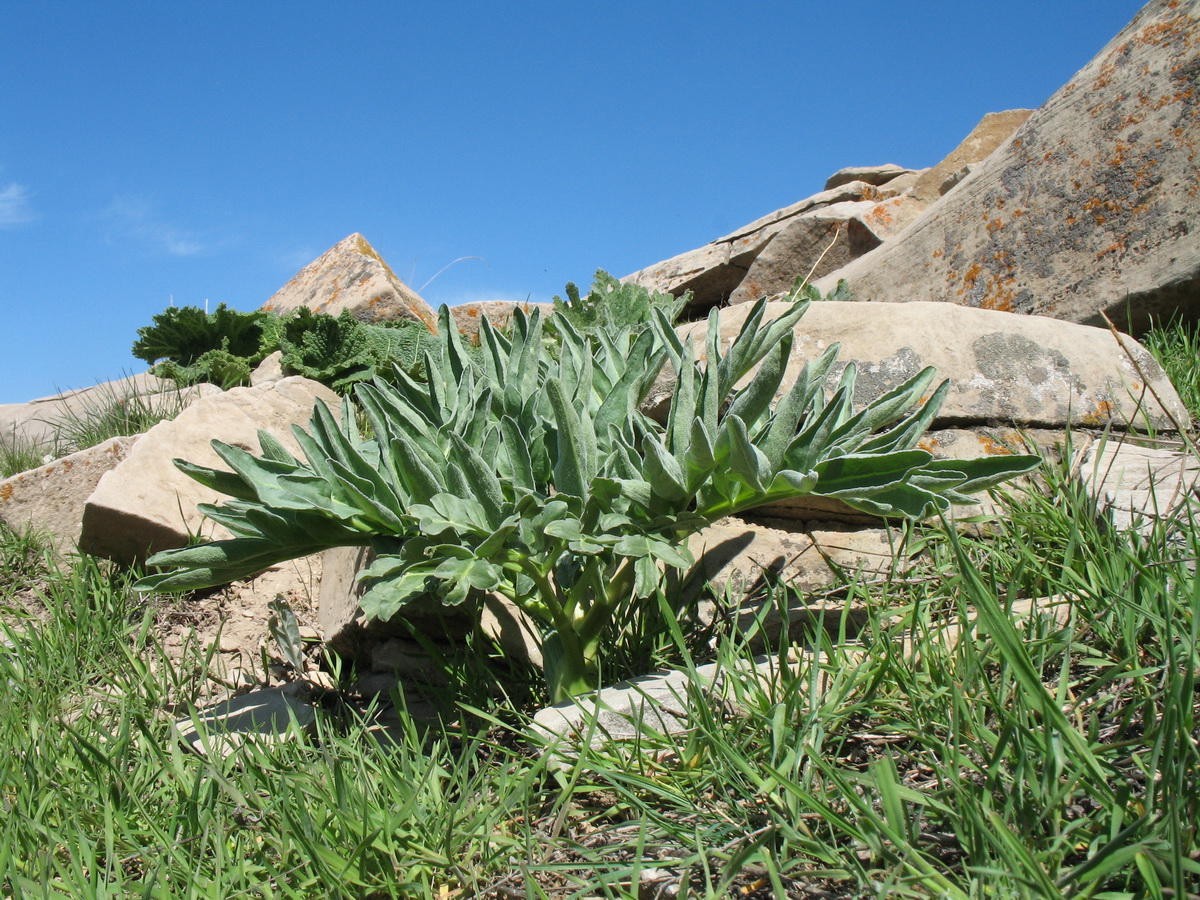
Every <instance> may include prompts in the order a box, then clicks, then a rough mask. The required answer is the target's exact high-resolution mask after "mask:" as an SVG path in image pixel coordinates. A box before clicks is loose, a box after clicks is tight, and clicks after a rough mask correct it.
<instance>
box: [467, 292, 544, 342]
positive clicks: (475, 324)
mask: <svg viewBox="0 0 1200 900" xmlns="http://www.w3.org/2000/svg"><path fill="white" fill-rule="evenodd" d="M517 309H520V310H521V311H522V312H523V313H525V315H527V316H531V315H533V311H534V310H535V309H540V310H541V311H542V317H543V318H544V317H546V316H548V315H550V314H551V313H552V312H553V311H554V304H553V303H513V302H510V301H508V300H485V301H484V302H482V303H464V304H462V305H461V306H452V307H450V315H452V316H453V317H454V324H456V325H457V326H458V330H459V332H460V333H461V334H462V335H463V336H464V337H466V338H469V339H470V340H471V341H472V343H476V344H478V343H479V323H480V321H482V320H483V319H487V320H488V323H489V324H490V325H491V326H492V327H493V328H498V329H506V328H508V326H509V325H511V324H512V320H513V314H514V313H515V312H516V310H517Z"/></svg>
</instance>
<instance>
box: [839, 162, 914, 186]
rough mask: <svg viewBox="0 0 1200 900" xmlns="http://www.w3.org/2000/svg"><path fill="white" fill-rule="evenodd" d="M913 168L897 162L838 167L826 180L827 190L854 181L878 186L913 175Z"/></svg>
mask: <svg viewBox="0 0 1200 900" xmlns="http://www.w3.org/2000/svg"><path fill="white" fill-rule="evenodd" d="M913 171H914V170H913V169H905V168H904V167H903V166H898V165H896V164H895V163H885V164H884V165H882V166H847V167H846V168H844V169H838V170H837V171H836V172H834V173H833V174H832V175H830V176H829V178H828V179H826V181H825V190H827V191H829V190H833V189H834V188H837V187H841V186H842V185H844V184H849V183H850V182H852V181H865V182H866V183H867V184H873V185H875V186H876V187H878V186H879V185H882V184H887V183H889V182H891V181H893V180H894V179H896V178H898V177H900V176H901V175H911V174H912V173H913Z"/></svg>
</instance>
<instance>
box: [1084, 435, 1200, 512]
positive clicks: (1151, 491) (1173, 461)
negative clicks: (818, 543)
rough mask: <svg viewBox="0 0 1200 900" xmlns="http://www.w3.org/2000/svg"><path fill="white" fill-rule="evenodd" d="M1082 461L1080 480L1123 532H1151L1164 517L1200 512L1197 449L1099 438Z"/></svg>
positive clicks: (1199, 462) (1199, 469)
mask: <svg viewBox="0 0 1200 900" xmlns="http://www.w3.org/2000/svg"><path fill="white" fill-rule="evenodd" d="M1077 463H1078V472H1079V478H1080V480H1081V481H1082V482H1083V484H1084V485H1085V486H1086V487H1087V489H1088V491H1089V492H1090V493H1091V494H1092V496H1094V497H1095V498H1096V499H1097V500H1098V501H1099V506H1100V510H1101V511H1102V512H1104V513H1107V514H1108V515H1111V517H1112V524H1113V527H1115V528H1117V529H1118V530H1127V529H1130V528H1136V529H1137V530H1139V531H1141V532H1142V533H1143V534H1148V533H1149V532H1150V530H1151V529H1152V528H1153V526H1154V523H1155V522H1156V521H1158V520H1160V519H1168V518H1170V517H1173V516H1181V517H1183V519H1184V521H1186V517H1187V515H1188V514H1189V511H1190V514H1191V515H1192V516H1197V515H1200V459H1198V458H1197V457H1196V455H1195V454H1194V453H1189V452H1187V451H1184V450H1167V449H1164V448H1160V447H1139V446H1137V445H1135V444H1130V443H1124V442H1121V441H1117V440H1109V441H1095V442H1093V443H1092V444H1090V445H1089V446H1088V447H1086V448H1084V449H1083V450H1082V451H1081V452H1080V453H1079V454H1078V458H1077Z"/></svg>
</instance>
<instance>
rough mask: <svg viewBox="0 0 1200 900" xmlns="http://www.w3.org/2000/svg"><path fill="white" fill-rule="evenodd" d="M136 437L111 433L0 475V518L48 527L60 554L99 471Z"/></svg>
mask: <svg viewBox="0 0 1200 900" xmlns="http://www.w3.org/2000/svg"><path fill="white" fill-rule="evenodd" d="M136 441H137V438H136V437H116V438H111V439H109V440H107V441H105V442H104V443H102V444H97V445H96V446H95V447H89V448H88V449H87V450H80V451H79V452H78V453H72V454H71V455H70V456H64V457H63V458H61V459H56V460H54V461H53V462H51V463H48V464H47V465H44V466H42V467H40V468H37V469H33V470H32V471H29V472H22V473H21V474H19V475H14V476H12V477H11V478H7V479H5V480H4V481H0V521H3V522H4V523H5V524H6V525H8V526H9V527H11V528H23V527H26V526H33V527H34V528H36V529H38V530H39V531H42V532H45V533H48V534H49V535H50V536H51V537H52V538H53V542H54V547H55V549H56V550H57V551H58V552H59V553H60V554H67V553H70V552H72V551H74V550H75V549H76V546H77V545H78V543H79V533H80V527H81V523H82V521H83V507H84V504H85V503H86V502H87V499H88V497H90V496H91V494H92V491H94V490H95V489H96V485H97V484H98V483H99V482H100V477H101V476H102V475H103V474H104V473H105V472H107V471H109V470H110V469H112V468H114V467H115V466H117V465H118V464H119V463H120V462H121V461H122V460H123V459H125V457H126V456H128V455H129V450H130V448H131V447H133V445H134V443H136Z"/></svg>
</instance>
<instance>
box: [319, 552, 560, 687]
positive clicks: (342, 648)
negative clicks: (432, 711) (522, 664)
mask: <svg viewBox="0 0 1200 900" xmlns="http://www.w3.org/2000/svg"><path fill="white" fill-rule="evenodd" d="M373 560H374V555H373V554H372V553H371V551H370V550H369V549H368V548H366V547H338V548H335V549H333V550H327V551H325V553H324V554H323V555H322V567H323V571H324V576H323V577H322V579H321V589H320V595H319V601H318V623H319V626H320V630H321V634H322V635H323V636H324V639H325V642H326V644H327V645H328V646H329V647H330V648H331V649H333V650H334V651H336V652H337V653H338V654H340V655H342V656H344V657H346V658H348V659H359V658H366V657H369V658H370V659H371V660H372V664H373V665H376V654H377V653H378V652H386V653H387V654H389V657H388V659H389V662H387V663H380V664H378V665H379V666H381V667H382V670H389V669H390V670H397V671H402V672H405V673H410V674H411V673H414V672H426V673H427V672H428V669H429V661H428V658H427V657H428V654H427V653H425V652H424V651H423V650H422V649H421V647H420V645H419V644H418V643H416V642H415V641H413V640H412V635H413V633H414V631H415V632H417V633H420V634H423V635H426V636H427V637H430V638H432V639H434V640H438V641H455V640H458V639H461V638H462V637H463V636H464V635H466V634H467V632H469V631H471V630H472V629H473V628H476V627H479V628H480V629H481V630H482V631H483V633H484V634H485V635H487V636H488V637H490V638H492V639H494V640H495V641H496V642H497V643H498V644H499V645H500V646H501V647H502V648H504V650H505V652H507V653H508V654H510V656H512V657H513V658H514V659H520V660H524V661H527V662H532V663H533V664H535V665H541V660H542V654H541V637H540V633H539V631H538V628H537V625H536V623H534V622H533V621H532V620H531V619H530V618H529V617H528V616H527V615H526V614H525V613H523V612H522V611H521V610H520V609H518V608H517V607H516V606H514V605H513V604H512V603H511V602H510V601H508V600H506V599H504V598H502V597H498V596H489V597H487V598H485V599H484V600H483V604H482V608H481V609H477V608H476V607H474V606H471V605H469V604H466V605H464V606H462V607H447V606H443V605H442V604H441V603H440V602H439V601H438V600H436V599H435V598H432V597H431V598H429V599H428V600H427V601H424V602H417V603H413V604H411V605H410V606H409V607H406V608H405V610H404V611H403V615H397V616H395V617H394V618H392V619H390V620H387V621H382V620H379V619H368V618H367V617H366V616H365V615H364V614H363V611H362V608H361V607H360V606H359V601H360V600H361V598H362V595H363V593H364V591H365V588H364V587H363V586H362V585H361V584H359V583H358V581H357V578H358V573H359V572H361V571H362V570H363V569H364V568H366V567H367V566H369V565H370V564H371V562H372V561H373ZM385 644H386V645H388V646H389V647H390V649H389V650H387V651H379V649H378V648H379V647H380V646H382V645H385Z"/></svg>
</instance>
